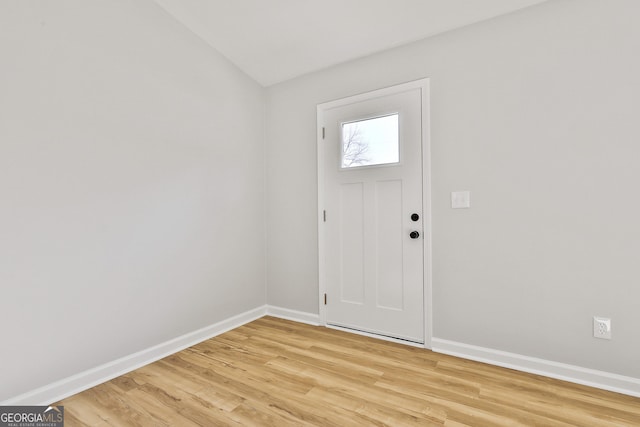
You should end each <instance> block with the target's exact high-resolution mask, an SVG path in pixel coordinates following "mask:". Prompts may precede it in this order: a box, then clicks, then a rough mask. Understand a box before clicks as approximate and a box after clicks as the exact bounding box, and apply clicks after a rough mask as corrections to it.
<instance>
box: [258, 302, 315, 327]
mask: <svg viewBox="0 0 640 427" xmlns="http://www.w3.org/2000/svg"><path fill="white" fill-rule="evenodd" d="M267 314H268V315H269V316H273V317H279V318H280V319H286V320H293V321H294V322H300V323H306V324H308V325H313V326H318V325H320V315H319V314H313V313H305V312H303V311H297V310H289V309H288V308H281V307H274V306H272V305H268V306H267Z"/></svg>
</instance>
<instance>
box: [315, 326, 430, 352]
mask: <svg viewBox="0 0 640 427" xmlns="http://www.w3.org/2000/svg"><path fill="white" fill-rule="evenodd" d="M325 326H326V327H327V328H329V329H335V330H337V331H343V332H349V333H352V334H356V335H362V336H365V337H369V338H376V339H379V340H383V341H389V342H393V343H396V344H404V345H409V346H411V347H417V348H425V346H424V342H419V341H412V340H408V339H403V338H397V337H392V336H389V335H383V334H376V333H373V332H367V331H363V330H361V329H356V328H350V327H348V326H341V325H332V324H329V323H327V324H326V325H325Z"/></svg>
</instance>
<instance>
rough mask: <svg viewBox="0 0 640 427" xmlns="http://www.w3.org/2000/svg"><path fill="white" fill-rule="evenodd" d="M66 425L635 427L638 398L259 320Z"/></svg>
mask: <svg viewBox="0 0 640 427" xmlns="http://www.w3.org/2000/svg"><path fill="white" fill-rule="evenodd" d="M57 404H58V405H64V406H65V415H66V417H65V421H66V423H65V424H66V425H67V426H96V427H105V426H185V427H189V426H211V425H215V426H239V425H260V426H345V425H354V426H372V425H373V426H375V425H378V426H385V425H389V426H404V425H425V426H444V427H462V426H473V427H477V426H485V425H486V426H514V425H516V426H569V425H573V426H575V425H580V426H587V425H588V426H598V427H599V426H601V427H613V426H616V427H620V426H638V425H640V399H638V398H634V397H630V396H624V395H620V394H617V393H612V392H607V391H603V390H597V389H593V388H590V387H586V386H581V385H577V384H571V383H567V382H563V381H558V380H554V379H550V378H546V377H541V376H538V375H531V374H526V373H523V372H517V371H513V370H510V369H504V368H500V367H496V366H491V365H486V364H483V363H478V362H473V361H469V360H463V359H458V358H455V357H452V356H446V355H440V354H436V353H433V352H430V351H428V350H424V349H420V348H415V347H411V346H404V345H401V344H396V343H391V342H387V341H382V340H376V339H373V338H369V337H363V336H360V335H355V334H349V333H346V332H343V331H337V330H333V329H328V328H323V327H314V326H310V325H306V324H301V323H296V322H291V321H287V320H282V319H276V318H273V317H263V318H261V319H258V320H256V321H254V322H251V323H249V324H247V325H244V326H242V327H240V328H237V329H235V330H233V331H229V332H227V333H225V334H222V335H220V336H218V337H216V338H213V339H211V340H207V341H205V342H202V343H200V344H198V345H195V346H193V347H190V348H188V349H186V350H183V351H181V352H179V353H177V354H174V355H172V356H169V357H166V358H164V359H162V360H160V361H158V362H155V363H152V364H150V365H148V366H145V367H142V368H140V369H137V370H135V371H133V372H130V373H128V374H126V375H123V376H121V377H119V378H116V379H114V380H112V381H109V382H107V383H105V384H101V385H99V386H97V387H94V388H92V389H90V390H87V391H85V392H82V393H79V394H77V395H75V396H72V397H70V398H68V399H65V400H63V401H62V402H59V403H57Z"/></svg>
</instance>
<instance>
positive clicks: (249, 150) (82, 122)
mask: <svg viewBox="0 0 640 427" xmlns="http://www.w3.org/2000/svg"><path fill="white" fill-rule="evenodd" d="M263 120H264V92H263V89H262V88H261V87H260V86H258V85H257V84H256V83H255V82H253V81H252V80H250V79H249V78H248V77H246V76H245V75H244V74H243V73H241V72H240V71H239V70H237V69H236V68H235V67H233V66H232V65H231V64H230V63H229V62H228V61H226V60H225V59H224V58H222V57H221V56H220V55H218V54H217V53H215V52H214V51H213V50H212V49H211V48H210V47H209V46H207V45H206V44H205V43H204V42H202V41H201V40H200V39H198V38H197V37H195V36H193V35H192V34H191V33H190V32H189V31H188V30H186V29H185V28H184V27H182V26H181V25H180V24H178V23H177V22H175V21H174V20H173V19H172V18H171V17H170V16H169V15H167V14H166V13H165V12H164V11H163V10H161V9H160V8H159V7H158V6H157V5H156V4H155V3H153V2H152V1H149V0H137V1H126V0H109V1H100V2H95V1H91V2H88V1H85V0H74V1H72V0H57V1H37V2H34V1H28V2H27V1H3V2H0V286H1V289H2V294H1V297H0V300H1V309H0V354H1V355H2V356H1V358H2V363H1V364H0V379H1V380H0V401H2V400H3V399H6V398H9V397H13V396H16V395H18V394H20V393H22V392H25V391H29V390H33V389H35V388H37V387H39V386H42V385H45V384H49V383H51V382H53V381H55V380H58V379H61V378H65V377H67V376H69V375H72V374H75V373H78V372H81V371H83V370H85V369H88V368H92V367H95V366H98V365H100V364H102V363H105V362H108V361H112V360H114V359H117V358H119V357H122V356H125V355H129V354H131V353H134V352H136V351H139V350H142V349H146V348H148V347H151V346H153V345H155V344H158V343H160V342H163V341H166V340H168V339H171V338H173V337H176V336H179V335H181V334H184V333H187V332H191V331H194V330H197V329H199V328H201V327H204V326H208V325H211V324H213V323H215V322H217V321H220V320H222V319H226V318H229V317H231V316H233V315H235V314H238V313H240V312H244V311H246V310H249V309H252V308H255V307H258V306H261V305H263V304H264V303H265V281H264V249H265V243H264V221H263V220H262V218H263V216H264V215H263V212H264V126H263Z"/></svg>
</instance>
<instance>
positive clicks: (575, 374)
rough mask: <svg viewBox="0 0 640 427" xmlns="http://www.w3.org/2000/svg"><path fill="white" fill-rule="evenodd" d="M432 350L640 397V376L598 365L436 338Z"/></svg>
mask: <svg viewBox="0 0 640 427" xmlns="http://www.w3.org/2000/svg"><path fill="white" fill-rule="evenodd" d="M432 345H433V348H432V350H433V351H434V352H436V353H442V354H448V355H450V356H456V357H462V358H464V359H470V360H475V361H478V362H483V363H488V364H491V365H496V366H501V367H504V368H510V369H515V370H517V371H522V372H528V373H530V374H537V375H543V376H545V377H550V378H555V379H559V380H563V381H569V382H572V383H576V384H582V385H586V386H589V387H595V388H600V389H603V390H609V391H613V392H616V393H622V394H627V395H630V396H636V397H640V379H639V378H633V377H626V376H623V375H618V374H612V373H609V372H604V371H597V370H595V369H587V368H582V367H580V366H573V365H568V364H564V363H558V362H553V361H550V360H545V359H538V358H535V357H529V356H523V355H520V354H515V353H508V352H505V351H500V350H494V349H490V348H485V347H478V346H474V345H469V344H463V343H459V342H455V341H448V340H443V339H439V338H433V340H432Z"/></svg>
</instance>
